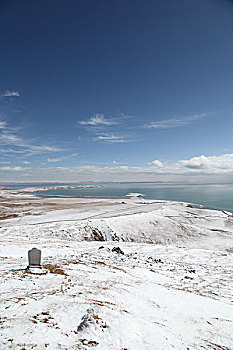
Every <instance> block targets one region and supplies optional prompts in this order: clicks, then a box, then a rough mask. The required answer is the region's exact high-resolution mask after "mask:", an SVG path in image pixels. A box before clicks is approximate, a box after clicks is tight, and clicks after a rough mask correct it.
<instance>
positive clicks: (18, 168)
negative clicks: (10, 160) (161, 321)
mask: <svg viewBox="0 0 233 350" xmlns="http://www.w3.org/2000/svg"><path fill="white" fill-rule="evenodd" d="M25 169H26V168H22V167H21V166H2V167H0V171H13V172H19V171H23V170H25Z"/></svg>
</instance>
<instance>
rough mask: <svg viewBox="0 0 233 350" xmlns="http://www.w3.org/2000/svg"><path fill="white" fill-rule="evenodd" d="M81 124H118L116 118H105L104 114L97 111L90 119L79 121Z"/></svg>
mask: <svg viewBox="0 0 233 350" xmlns="http://www.w3.org/2000/svg"><path fill="white" fill-rule="evenodd" d="M79 124H80V125H87V126H98V125H115V124H118V123H117V122H116V121H115V120H114V119H105V117H104V115H103V114H99V113H96V114H94V116H93V117H91V118H90V119H88V120H83V121H81V122H79Z"/></svg>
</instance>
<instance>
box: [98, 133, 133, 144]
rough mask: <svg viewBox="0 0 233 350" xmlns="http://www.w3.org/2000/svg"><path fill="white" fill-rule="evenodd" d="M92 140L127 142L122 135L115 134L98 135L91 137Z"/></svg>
mask: <svg viewBox="0 0 233 350" xmlns="http://www.w3.org/2000/svg"><path fill="white" fill-rule="evenodd" d="M93 140H94V141H98V142H102V143H123V142H127V140H126V139H125V138H124V137H121V136H116V135H113V134H111V135H107V134H105V135H100V136H98V137H96V138H94V139H93Z"/></svg>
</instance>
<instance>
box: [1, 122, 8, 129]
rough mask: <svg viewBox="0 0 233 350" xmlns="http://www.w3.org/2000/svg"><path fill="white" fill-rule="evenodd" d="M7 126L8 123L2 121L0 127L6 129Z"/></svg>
mask: <svg viewBox="0 0 233 350" xmlns="http://www.w3.org/2000/svg"><path fill="white" fill-rule="evenodd" d="M6 126H7V123H6V122H3V121H0V129H3V130H4V129H5V128H6Z"/></svg>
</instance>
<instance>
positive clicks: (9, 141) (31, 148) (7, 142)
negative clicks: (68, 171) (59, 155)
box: [0, 121, 61, 154]
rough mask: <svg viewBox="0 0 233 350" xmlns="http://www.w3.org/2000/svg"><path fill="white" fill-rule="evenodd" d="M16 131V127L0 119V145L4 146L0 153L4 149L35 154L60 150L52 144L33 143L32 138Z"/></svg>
mask: <svg viewBox="0 0 233 350" xmlns="http://www.w3.org/2000/svg"><path fill="white" fill-rule="evenodd" d="M17 131H18V129H17V128H11V127H9V126H8V124H7V123H6V122H5V121H0V145H2V146H5V148H2V149H1V153H4V151H5V152H6V153H27V154H35V153H41V152H57V151H61V149H60V148H57V147H54V146H47V145H35V144H34V143H33V142H32V140H30V139H27V138H22V137H21V136H19V135H17ZM8 146H9V147H8ZM12 147H14V148H12Z"/></svg>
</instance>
